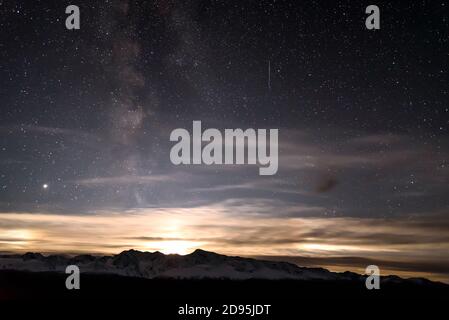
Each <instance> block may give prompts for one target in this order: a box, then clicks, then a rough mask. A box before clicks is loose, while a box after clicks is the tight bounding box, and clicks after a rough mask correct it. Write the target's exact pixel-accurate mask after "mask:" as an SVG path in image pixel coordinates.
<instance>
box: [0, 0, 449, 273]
mask: <svg viewBox="0 0 449 320" xmlns="http://www.w3.org/2000/svg"><path fill="white" fill-rule="evenodd" d="M71 4H75V5H77V6H79V8H80V10H81V29H80V30H67V29H66V27H65V19H66V17H67V16H68V15H67V14H66V13H65V8H66V7H67V6H68V5H71ZM370 4H376V5H378V6H379V8H380V12H381V29H380V30H367V29H366V27H365V19H366V17H367V14H365V8H366V7H367V6H368V5H370ZM448 9H449V2H447V1H436V0H435V1H377V2H375V3H372V1H357V2H354V1H349V0H345V1H343V0H338V1H333V2H329V1H297V0H296V1H288V0H286V1H281V0H257V1H253V0H248V1H241V0H239V1H234V0H226V1H218V0H215V1H213V0H194V1H183V0H176V1H175V0H150V1H131V0H117V1H106V0H101V1H87V0H76V1H70V2H69V1H60V0H58V1H55V0H48V1H28V2H24V1H15V0H8V1H2V0H0V29H1V33H0V84H1V85H0V106H1V107H0V155H1V156H0V251H4V252H24V251H40V252H90V253H117V252H120V251H121V250H125V249H129V248H135V249H140V250H150V251H153V250H160V251H162V252H166V253H181V254H184V253H188V252H190V251H193V250H194V249H195V248H200V247H201V248H203V249H207V250H213V251H217V252H220V253H225V254H238V255H246V256H258V257H260V256H263V257H265V258H282V259H285V260H289V261H293V262H298V263H300V264H303V265H309V264H310V265H322V266H326V267H329V268H331V269H335V270H340V269H341V270H348V269H351V270H362V269H361V268H362V267H363V268H364V267H365V266H366V265H368V263H367V262H373V261H374V262H376V263H377V264H378V265H379V267H380V269H381V272H382V270H386V272H387V273H388V272H390V273H396V274H404V275H424V276H427V277H430V278H433V279H439V280H443V281H449V254H448V252H449V216H448V215H449V212H448V210H449V189H448V186H447V185H448V178H449V144H448V141H449V132H448V129H449V126H448V125H449V103H448V102H449V86H448V81H449V76H448V74H449V64H448V60H449V10H448ZM194 120H201V121H202V124H203V128H217V129H219V130H224V129H225V128H242V129H247V128H254V129H257V128H264V129H270V128H273V129H279V170H278V172H277V174H276V175H274V176H260V175H259V174H258V172H259V171H258V169H259V168H258V166H254V165H211V166H206V165H191V166H175V165H173V164H172V163H171V162H170V156H169V154H170V149H171V147H172V146H173V142H170V140H169V137H170V132H171V131H172V130H174V129H176V128H185V129H187V130H189V131H191V128H192V121H194Z"/></svg>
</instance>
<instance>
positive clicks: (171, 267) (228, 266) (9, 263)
mask: <svg viewBox="0 0 449 320" xmlns="http://www.w3.org/2000/svg"><path fill="white" fill-rule="evenodd" d="M69 265H76V266H78V267H79V269H80V271H81V273H86V274H110V275H119V276H126V277H135V278H145V279H228V280H249V279H258V280H319V281H344V280H348V281H363V280H364V279H365V277H366V276H364V275H360V274H356V273H353V272H344V273H336V272H331V271H328V270H326V269H323V268H308V267H307V268H306V267H300V266H297V265H295V264H292V263H288V262H274V261H264V260H257V259H251V258H242V257H232V256H226V255H221V254H217V253H214V252H208V251H204V250H200V249H198V250H196V251H194V252H193V253H191V254H188V255H176V254H170V255H165V254H163V253H160V252H141V251H136V250H128V251H123V252H121V253H120V254H117V255H111V256H94V255H78V256H73V257H70V256H64V255H49V256H44V255H42V254H40V253H26V254H24V255H18V254H14V255H0V270H14V271H29V272H58V273H63V272H65V269H66V267H67V266H69ZM381 281H382V282H404V281H407V282H413V283H416V284H422V283H430V282H431V281H429V280H427V279H423V278H411V279H401V278H399V277H397V276H384V277H382V278H381Z"/></svg>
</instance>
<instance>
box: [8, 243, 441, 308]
mask: <svg viewBox="0 0 449 320" xmlns="http://www.w3.org/2000/svg"><path fill="white" fill-rule="evenodd" d="M68 265H77V266H78V267H79V269H80V271H81V289H80V290H68V289H67V288H66V286H65V280H66V278H67V277H68V275H67V274H65V273H64V271H65V268H66V267H67V266H68ZM365 279H366V277H365V276H362V275H359V274H355V273H351V272H345V273H334V272H330V271H328V270H325V269H321V268H304V267H299V266H296V265H294V264H290V263H285V262H272V261H262V260H256V259H248V258H241V257H228V256H224V255H219V254H216V253H212V252H207V251H202V250H197V251H195V252H193V253H192V254H189V255H185V256H180V255H164V254H162V253H159V252H155V253H150V252H139V251H135V250H130V251H124V252H122V253H120V254H118V255H114V256H90V255H82V256H75V257H66V256H62V255H53V256H43V255H41V254H34V253H29V254H25V255H3V256H0V299H69V300H71V299H144V300H148V301H152V302H155V301H170V302H171V303H180V304H182V303H184V304H185V303H195V302H201V303H206V302H208V303H222V304H223V303H259V304H260V303H270V302H273V301H291V302H292V301H305V300H309V301H313V300H315V301H318V300H323V299H327V300H348V299H351V300H353V299H359V300H360V299H362V300H365V301H371V300H378V299H382V300H384V299H395V300H398V299H436V300H439V299H449V285H445V284H442V283H436V282H432V281H429V280H426V279H401V278H399V277H396V276H387V277H382V278H381V282H380V286H381V288H380V290H368V289H366V287H365Z"/></svg>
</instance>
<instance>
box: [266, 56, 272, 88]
mask: <svg viewBox="0 0 449 320" xmlns="http://www.w3.org/2000/svg"><path fill="white" fill-rule="evenodd" d="M267 84H268V90H269V91H271V61H270V60H268V83H267Z"/></svg>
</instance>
